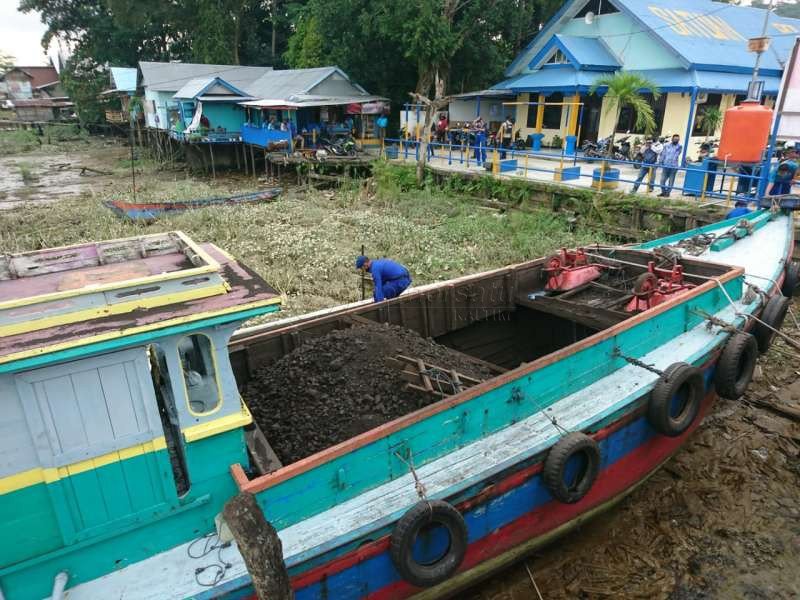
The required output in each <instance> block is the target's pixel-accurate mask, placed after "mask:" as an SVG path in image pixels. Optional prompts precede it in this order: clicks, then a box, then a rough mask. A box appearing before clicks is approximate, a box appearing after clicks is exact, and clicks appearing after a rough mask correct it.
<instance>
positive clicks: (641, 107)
mask: <svg viewBox="0 0 800 600" xmlns="http://www.w3.org/2000/svg"><path fill="white" fill-rule="evenodd" d="M601 87H602V88H607V91H606V100H607V102H606V110H607V111H613V112H614V129H613V131H612V132H611V143H610V144H609V145H608V154H609V156H613V155H614V137H615V136H616V132H617V125H618V124H619V116H620V113H621V112H622V109H623V108H624V107H626V106H630V107H631V109H632V110H633V112H634V114H635V115H636V124H635V127H636V129H637V130H638V131H644V132H645V133H652V132H653V130H654V129H655V128H656V117H655V114H654V113H653V107H652V105H651V104H650V100H649V99H648V98H645V97H644V95H643V94H642V91H643V90H648V91H649V92H650V94H652V96H653V100H658V99H659V98H660V97H661V91H660V90H659V89H658V86H657V85H656V84H655V83H653V81H651V80H650V79H648V78H647V77H642V76H641V75H637V74H635V73H628V72H625V71H617V72H616V73H614V74H613V75H603V76H602V77H598V78H597V79H596V80H595V82H594V83H593V84H592V87H591V89H590V90H589V93H590V94H594V93H595V92H597V89H598V88H601Z"/></svg>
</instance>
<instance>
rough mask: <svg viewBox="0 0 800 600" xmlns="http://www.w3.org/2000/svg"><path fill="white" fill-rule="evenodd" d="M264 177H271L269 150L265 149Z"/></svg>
mask: <svg viewBox="0 0 800 600" xmlns="http://www.w3.org/2000/svg"><path fill="white" fill-rule="evenodd" d="M264 175H266V176H267V177H269V161H268V160H267V149H266V148H264Z"/></svg>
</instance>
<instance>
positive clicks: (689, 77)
mask: <svg viewBox="0 0 800 600" xmlns="http://www.w3.org/2000/svg"><path fill="white" fill-rule="evenodd" d="M631 72H634V73H639V74H641V75H643V76H644V77H647V78H648V79H650V80H651V81H653V82H654V83H655V84H656V85H658V87H659V89H660V90H661V91H662V92H679V91H689V90H692V89H693V88H695V87H696V88H697V89H698V90H699V91H701V92H712V93H720V94H728V93H731V94H732V93H736V94H744V93H745V92H746V91H747V85H748V84H749V83H750V78H751V76H750V75H749V74H746V73H721V72H718V71H696V70H689V71H687V70H684V69H654V70H649V71H631ZM600 76H601V73H597V72H596V71H595V72H592V71H577V70H575V69H572V68H570V67H568V66H567V67H565V68H561V69H542V70H540V71H536V72H534V73H528V74H523V75H518V76H516V77H512V78H510V79H506V80H505V81H502V82H500V83H498V84H497V85H495V86H493V88H492V89H496V90H512V91H514V92H516V93H520V92H531V91H533V92H539V91H541V92H575V91H576V90H577V91H586V90H587V89H589V88H590V87H591V86H592V84H593V83H594V82H595V80H596V79H597V78H598V77H600ZM759 79H762V80H764V82H765V83H764V93H765V94H769V95H772V96H774V95H777V93H778V88H779V87H780V83H781V79H780V77H775V76H770V75H767V76H763V77H759Z"/></svg>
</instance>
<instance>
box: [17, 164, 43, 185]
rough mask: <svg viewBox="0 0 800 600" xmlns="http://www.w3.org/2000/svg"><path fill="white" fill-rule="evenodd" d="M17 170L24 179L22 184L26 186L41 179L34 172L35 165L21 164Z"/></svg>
mask: <svg viewBox="0 0 800 600" xmlns="http://www.w3.org/2000/svg"><path fill="white" fill-rule="evenodd" d="M17 169H18V170H19V175H20V177H21V178H22V182H23V183H24V184H25V185H31V184H32V183H34V182H36V181H37V180H38V179H39V177H38V175H36V173H34V172H33V165H31V164H30V163H27V162H21V163H18V164H17Z"/></svg>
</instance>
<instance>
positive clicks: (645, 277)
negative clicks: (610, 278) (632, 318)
mask: <svg viewBox="0 0 800 600" xmlns="http://www.w3.org/2000/svg"><path fill="white" fill-rule="evenodd" d="M693 287H695V285H694V284H693V283H686V282H684V280H683V265H674V266H673V267H672V269H659V268H657V267H656V265H655V263H654V262H652V261H650V262H649V263H647V272H646V273H642V274H641V275H639V277H637V278H636V282H635V283H634V284H633V298H631V301H630V302H628V305H627V306H626V307H625V310H626V311H627V312H638V311H642V310H647V309H648V308H653V307H654V306H658V305H659V304H662V303H663V302H666V301H667V300H669V299H670V298H673V297H674V296H676V295H678V294H680V293H682V292H685V291H686V290H690V289H692V288H693Z"/></svg>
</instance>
